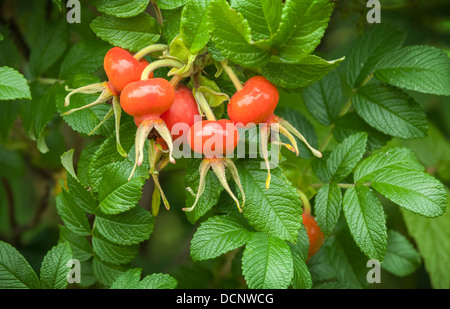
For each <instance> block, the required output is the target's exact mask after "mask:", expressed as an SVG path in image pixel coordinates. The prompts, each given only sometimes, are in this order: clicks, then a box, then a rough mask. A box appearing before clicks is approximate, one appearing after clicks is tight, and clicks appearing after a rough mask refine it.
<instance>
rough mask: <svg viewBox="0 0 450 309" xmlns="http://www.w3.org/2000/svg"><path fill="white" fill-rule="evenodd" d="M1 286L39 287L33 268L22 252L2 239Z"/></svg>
mask: <svg viewBox="0 0 450 309" xmlns="http://www.w3.org/2000/svg"><path fill="white" fill-rule="evenodd" d="M0 278H1V280H0V288H2V289H39V288H40V283H39V279H38V277H37V276H36V273H35V272H34V270H33V268H31V266H30V264H28V262H27V261H26V260H25V258H24V257H23V255H22V254H20V252H19V251H17V250H16V249H15V248H14V247H13V246H11V245H10V244H8V243H6V242H3V241H0Z"/></svg>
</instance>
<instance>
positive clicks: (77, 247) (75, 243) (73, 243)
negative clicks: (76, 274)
mask: <svg viewBox="0 0 450 309" xmlns="http://www.w3.org/2000/svg"><path fill="white" fill-rule="evenodd" d="M59 242H60V243H63V242H67V243H69V245H70V248H71V249H72V253H73V258H75V259H77V260H79V261H80V262H84V261H87V260H89V259H90V258H91V257H92V255H93V252H92V246H91V244H90V243H89V241H88V240H87V238H86V237H83V236H79V235H77V234H75V233H73V232H72V231H70V230H69V229H68V228H67V227H66V226H63V225H60V226H59Z"/></svg>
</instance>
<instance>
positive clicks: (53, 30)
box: [29, 20, 69, 77]
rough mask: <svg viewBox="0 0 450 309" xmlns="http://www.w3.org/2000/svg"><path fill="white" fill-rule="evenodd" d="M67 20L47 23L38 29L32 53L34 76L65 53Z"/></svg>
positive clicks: (31, 64)
mask: <svg viewBox="0 0 450 309" xmlns="http://www.w3.org/2000/svg"><path fill="white" fill-rule="evenodd" d="M68 37H69V36H68V33H67V22H66V21H65V20H61V21H60V22H59V23H57V24H54V23H46V24H44V25H43V27H40V29H38V33H37V34H36V37H35V42H34V44H33V48H32V49H31V53H30V62H29V63H30V72H31V74H32V75H33V76H35V77H37V76H40V75H41V74H42V73H45V72H46V71H47V70H48V69H49V68H50V67H51V66H52V65H53V64H55V63H56V61H57V60H58V59H59V58H60V57H61V56H62V55H63V54H64V51H65V49H66V45H67V41H68Z"/></svg>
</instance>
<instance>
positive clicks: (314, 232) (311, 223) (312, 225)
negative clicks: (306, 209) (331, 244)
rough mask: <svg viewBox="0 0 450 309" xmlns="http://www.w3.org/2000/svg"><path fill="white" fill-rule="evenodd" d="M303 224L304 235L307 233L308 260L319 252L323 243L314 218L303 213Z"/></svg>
mask: <svg viewBox="0 0 450 309" xmlns="http://www.w3.org/2000/svg"><path fill="white" fill-rule="evenodd" d="M302 217H303V224H304V225H305V228H306V233H308V238H309V252H308V259H310V258H311V257H312V256H313V255H314V254H316V253H317V251H319V249H320V247H321V246H322V244H323V241H324V238H325V237H324V235H323V233H322V231H321V230H320V228H319V225H318V224H317V221H316V219H315V218H314V216H312V215H310V214H308V213H303V214H302Z"/></svg>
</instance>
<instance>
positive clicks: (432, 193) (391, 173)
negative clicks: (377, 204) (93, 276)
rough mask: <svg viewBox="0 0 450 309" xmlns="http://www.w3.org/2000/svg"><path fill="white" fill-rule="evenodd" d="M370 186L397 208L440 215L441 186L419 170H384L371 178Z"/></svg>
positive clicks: (444, 200)
mask: <svg viewBox="0 0 450 309" xmlns="http://www.w3.org/2000/svg"><path fill="white" fill-rule="evenodd" d="M372 187H373V188H374V189H375V190H377V191H378V192H379V193H380V194H382V195H384V196H385V197H386V198H387V199H389V200H391V201H392V202H394V203H396V204H397V205H399V206H401V207H403V208H405V209H408V210H410V211H412V212H414V213H417V214H420V215H422V216H425V217H429V218H433V217H437V216H442V215H443V214H444V212H445V209H446V207H447V205H446V203H447V195H446V192H445V189H444V186H443V185H442V184H441V183H440V182H439V181H438V180H437V179H435V178H433V177H432V176H430V175H429V174H426V173H424V172H421V171H416V170H405V169H398V168H386V169H384V170H383V171H382V172H379V173H378V174H377V175H376V176H375V177H374V178H373V180H372Z"/></svg>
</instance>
